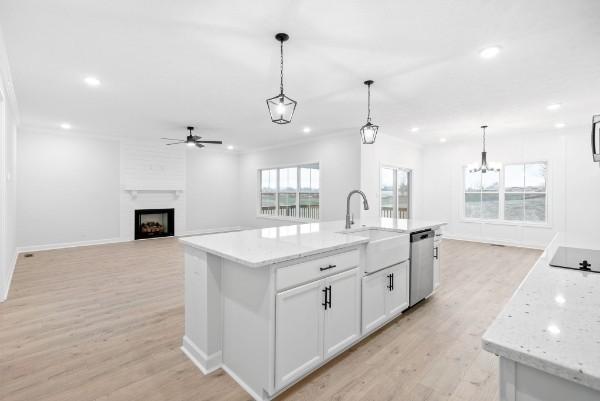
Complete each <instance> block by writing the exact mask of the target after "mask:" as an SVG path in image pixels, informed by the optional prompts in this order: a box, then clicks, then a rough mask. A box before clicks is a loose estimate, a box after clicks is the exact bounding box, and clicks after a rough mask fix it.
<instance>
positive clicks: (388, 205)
mask: <svg viewBox="0 0 600 401" xmlns="http://www.w3.org/2000/svg"><path fill="white" fill-rule="evenodd" d="M381 217H394V169H391V168H382V169H381Z"/></svg>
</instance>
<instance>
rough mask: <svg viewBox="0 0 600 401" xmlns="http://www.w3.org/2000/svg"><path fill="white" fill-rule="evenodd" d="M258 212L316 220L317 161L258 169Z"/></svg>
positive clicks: (317, 191) (317, 211)
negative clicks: (300, 164) (292, 165)
mask: <svg viewBox="0 0 600 401" xmlns="http://www.w3.org/2000/svg"><path fill="white" fill-rule="evenodd" d="M259 213H260V214H261V215H266V216H280V217H289V218H291V219H310V220H318V219H319V164H318V163H315V164H308V165H302V166H294V167H283V168H273V169H264V170H260V208H259Z"/></svg>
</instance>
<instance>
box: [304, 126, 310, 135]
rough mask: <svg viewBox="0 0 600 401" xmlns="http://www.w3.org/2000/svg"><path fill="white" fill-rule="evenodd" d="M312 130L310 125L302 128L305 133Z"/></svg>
mask: <svg viewBox="0 0 600 401" xmlns="http://www.w3.org/2000/svg"><path fill="white" fill-rule="evenodd" d="M310 131H311V129H310V127H304V128H302V132H304V133H305V134H310Z"/></svg>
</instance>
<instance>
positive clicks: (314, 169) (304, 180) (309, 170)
mask: <svg viewBox="0 0 600 401" xmlns="http://www.w3.org/2000/svg"><path fill="white" fill-rule="evenodd" d="M300 191H301V192H319V165H318V164H315V165H310V166H302V167H300Z"/></svg>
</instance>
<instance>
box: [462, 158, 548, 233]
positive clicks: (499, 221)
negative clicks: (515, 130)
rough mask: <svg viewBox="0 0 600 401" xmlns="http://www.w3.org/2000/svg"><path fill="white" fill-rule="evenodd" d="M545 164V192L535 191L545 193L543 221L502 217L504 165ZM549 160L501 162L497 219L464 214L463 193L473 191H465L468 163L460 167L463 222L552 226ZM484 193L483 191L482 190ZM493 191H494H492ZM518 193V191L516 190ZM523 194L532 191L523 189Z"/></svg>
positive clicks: (504, 189)
mask: <svg viewBox="0 0 600 401" xmlns="http://www.w3.org/2000/svg"><path fill="white" fill-rule="evenodd" d="M541 163H543V164H545V165H546V175H545V180H546V190H545V192H535V193H538V194H540V193H545V195H546V213H545V217H546V219H545V221H543V222H534V221H528V220H506V219H505V218H504V203H505V195H506V193H507V192H506V187H505V180H504V175H505V168H506V166H514V165H527V164H541ZM550 165H551V163H550V161H548V160H533V161H511V162H508V163H503V164H502V168H501V169H500V184H499V188H498V194H499V204H498V207H499V213H498V218H497V219H484V218H472V217H466V216H465V207H466V205H465V194H467V193H474V192H467V191H466V177H465V175H466V174H465V172H466V170H467V169H468V168H469V166H468V165H463V166H462V168H461V173H462V177H461V181H462V192H461V201H460V205H461V210H460V217H461V220H462V221H463V222H465V223H485V224H494V225H504V226H521V227H538V228H552V208H551V206H552V200H551V199H550V198H551V196H550V194H551V168H550ZM482 193H484V192H482ZM493 193H495V192H493ZM508 193H515V192H513V191H510V192H508ZM517 193H518V192H517ZM522 193H523V194H525V193H534V192H526V191H523V192H522Z"/></svg>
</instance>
